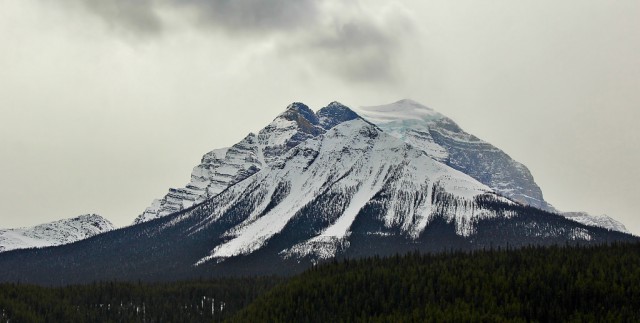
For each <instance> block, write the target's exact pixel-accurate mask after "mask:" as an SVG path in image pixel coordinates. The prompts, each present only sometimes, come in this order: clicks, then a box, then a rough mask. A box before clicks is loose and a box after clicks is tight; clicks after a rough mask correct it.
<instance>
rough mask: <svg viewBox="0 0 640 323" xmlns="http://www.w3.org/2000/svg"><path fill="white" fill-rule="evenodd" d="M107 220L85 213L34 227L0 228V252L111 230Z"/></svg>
mask: <svg viewBox="0 0 640 323" xmlns="http://www.w3.org/2000/svg"><path fill="white" fill-rule="evenodd" d="M113 229H114V226H113V224H112V223H111V222H109V220H107V219H105V218H103V217H101V216H99V215H96V214H87V215H81V216H78V217H75V218H71V219H64V220H59V221H55V222H49V223H45V224H40V225H37V226H34V227H27V228H16V229H0V252H2V251H9V250H14V249H26V248H40V247H49V246H57V245H61V244H67V243H72V242H75V241H78V240H82V239H86V238H89V237H92V236H94V235H97V234H100V233H103V232H107V231H111V230H113Z"/></svg>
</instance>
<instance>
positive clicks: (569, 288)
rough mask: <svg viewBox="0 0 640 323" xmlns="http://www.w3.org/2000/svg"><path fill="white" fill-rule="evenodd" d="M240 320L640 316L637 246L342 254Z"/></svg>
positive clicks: (633, 319)
mask: <svg viewBox="0 0 640 323" xmlns="http://www.w3.org/2000/svg"><path fill="white" fill-rule="evenodd" d="M233 320H234V321H237V322H249V321H252V322H269V321H276V322H357V321H366V322H424V321H432V322H467V321H485V322H533V321H539V322H566V321H568V322H590V321H600V322H639V321H640V244H637V243H636V244H614V245H610V246H564V247H557V246H554V247H526V248H523V249H517V250H511V249H502V250H489V251H482V250H480V251H474V252H454V253H447V254H419V253H412V254H408V255H406V256H395V257H390V258H379V257H373V258H367V259H362V260H341V261H333V262H331V263H328V264H325V265H321V266H317V267H315V268H313V269H311V270H309V271H307V272H305V273H304V274H302V275H299V276H296V277H294V278H292V279H291V280H290V281H288V282H287V283H286V284H283V285H281V286H278V287H275V288H274V289H273V290H272V291H270V292H268V293H266V294H265V295H263V296H261V297H259V298H258V299H257V300H256V301H255V302H253V303H252V304H251V305H249V306H248V307H247V308H245V309H244V310H242V311H241V312H240V313H239V314H238V315H237V316H235V317H234V318H233Z"/></svg>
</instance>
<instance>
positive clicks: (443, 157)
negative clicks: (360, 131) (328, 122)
mask: <svg viewBox="0 0 640 323" xmlns="http://www.w3.org/2000/svg"><path fill="white" fill-rule="evenodd" d="M355 111H356V112H357V113H358V114H359V115H360V116H362V117H363V118H364V119H366V120H368V121H370V122H372V123H374V124H376V125H377V126H378V127H380V128H381V129H382V130H384V131H385V132H386V133H388V134H390V135H392V136H395V137H397V138H400V139H402V140H404V141H405V142H407V143H409V144H411V145H412V146H414V147H416V148H418V149H421V150H422V151H424V152H425V153H427V155H429V156H430V157H432V158H434V159H436V160H438V161H440V162H442V163H445V164H447V165H449V166H451V167H453V168H454V169H457V170H459V171H461V172H463V173H465V174H468V175H469V176H471V177H473V178H474V179H476V180H478V181H479V182H481V183H483V184H485V185H487V186H489V187H491V188H492V189H494V190H496V192H498V193H499V194H502V195H504V196H506V197H508V198H510V199H512V200H514V201H517V202H519V203H524V204H527V205H531V206H533V207H535V208H538V209H542V210H546V211H550V212H556V213H559V214H560V215H564V216H567V217H568V218H569V219H571V220H574V221H578V222H580V223H583V224H588V225H597V226H600V227H604V228H607V229H611V230H617V231H621V232H627V231H626V228H624V225H622V224H621V223H620V222H618V221H616V220H615V219H613V218H611V217H609V216H606V215H603V216H597V217H593V216H590V215H588V214H586V213H581V214H580V216H577V215H576V214H574V213H571V212H569V213H561V212H559V211H557V210H556V209H555V208H554V207H553V206H552V205H551V204H549V203H547V202H546V201H545V200H544V198H543V195H542V190H541V189H540V187H539V186H538V184H536V182H535V181H534V179H533V176H532V175H531V172H530V171H529V169H528V168H527V167H526V166H524V165H523V164H521V163H519V162H517V161H515V160H513V159H512V158H511V157H509V155H507V154H506V153H505V152H503V151H502V150H500V149H498V148H496V147H495V146H493V145H491V144H489V143H487V142H485V141H483V140H481V139H478V138H477V137H475V136H473V135H471V134H469V133H467V132H465V131H464V130H462V129H461V128H460V127H459V126H458V125H457V124H456V123H455V122H454V121H453V120H451V119H449V118H447V117H446V116H444V115H442V114H440V113H438V112H436V111H434V110H433V109H431V108H429V107H426V106H424V105H422V104H420V103H417V102H414V101H411V100H406V99H405V100H400V101H398V102H395V103H391V104H386V105H380V106H370V107H360V108H357V109H355Z"/></svg>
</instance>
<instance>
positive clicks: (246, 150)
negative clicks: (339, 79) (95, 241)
mask: <svg viewBox="0 0 640 323" xmlns="http://www.w3.org/2000/svg"><path fill="white" fill-rule="evenodd" d="M355 118H359V117H358V115H357V114H355V113H354V112H353V111H351V110H350V109H349V108H347V107H345V106H343V105H342V104H340V103H337V102H332V103H330V104H329V105H328V106H326V107H324V108H322V109H320V110H319V111H318V113H317V114H316V113H314V112H313V111H312V110H311V109H309V107H308V106H306V105H305V104H303V103H298V102H296V103H292V104H291V105H289V106H288V107H287V109H286V110H285V112H283V113H281V114H280V115H279V116H278V117H276V118H275V119H274V120H273V121H272V122H271V123H270V124H269V125H267V126H266V127H264V128H263V129H262V130H260V131H259V132H258V134H257V135H256V134H253V133H250V134H249V135H247V137H245V138H244V139H243V140H242V141H240V142H239V143H237V144H235V145H233V146H232V147H230V148H223V149H216V150H213V151H211V152H208V153H207V154H205V155H204V156H203V157H202V161H201V163H200V165H197V166H196V167H195V168H194V169H193V172H192V173H191V181H190V182H189V183H188V184H187V185H186V186H185V187H183V188H172V189H170V190H169V193H168V194H167V195H165V196H164V197H163V198H161V199H158V200H155V201H153V202H152V204H151V206H149V207H148V208H147V209H146V210H145V211H144V212H143V213H142V214H141V215H140V216H138V217H137V218H136V219H135V221H134V223H142V222H146V221H149V220H152V219H156V218H159V217H163V216H166V215H169V214H171V213H174V212H177V211H180V210H183V209H186V208H188V207H191V206H193V205H194V204H197V203H200V202H202V201H204V200H206V199H209V198H211V197H213V196H216V195H218V194H219V193H220V192H222V191H223V190H225V189H226V188H227V187H229V186H231V185H234V184H236V183H238V182H240V181H242V180H244V179H246V178H248V177H249V176H251V175H253V174H255V173H257V172H258V171H260V170H261V169H262V168H264V167H268V166H271V165H272V164H273V163H274V162H275V161H276V160H277V159H278V158H279V157H281V156H283V155H284V154H285V153H286V152H288V151H289V150H290V149H291V148H293V147H296V146H297V145H298V144H300V143H301V142H304V141H305V140H308V139H310V138H314V137H316V136H318V135H320V134H323V133H325V132H326V131H327V130H328V129H331V128H333V127H334V126H336V125H338V124H340V123H342V122H344V121H348V120H352V119H355Z"/></svg>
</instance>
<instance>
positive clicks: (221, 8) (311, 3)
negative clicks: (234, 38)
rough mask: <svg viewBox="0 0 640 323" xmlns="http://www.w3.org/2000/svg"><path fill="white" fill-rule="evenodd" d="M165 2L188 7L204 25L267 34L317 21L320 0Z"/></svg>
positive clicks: (165, 2) (170, 0) (199, 0)
mask: <svg viewBox="0 0 640 323" xmlns="http://www.w3.org/2000/svg"><path fill="white" fill-rule="evenodd" d="M162 2H163V3H164V4H165V5H168V6H171V7H176V8H183V9H189V10H191V11H192V12H193V13H195V16H196V17H198V18H199V20H200V22H201V23H203V24H205V25H210V26H214V27H221V28H225V29H227V31H230V32H252V33H265V32H269V31H274V30H285V29H290V28H291V29H297V28H298V27H304V26H305V25H309V24H314V23H315V20H316V18H317V14H318V5H319V3H320V2H321V1H318V0H296V1H291V0H272V1H264V0H241V1H232V0H213V1H212V0H164V1H162Z"/></svg>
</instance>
